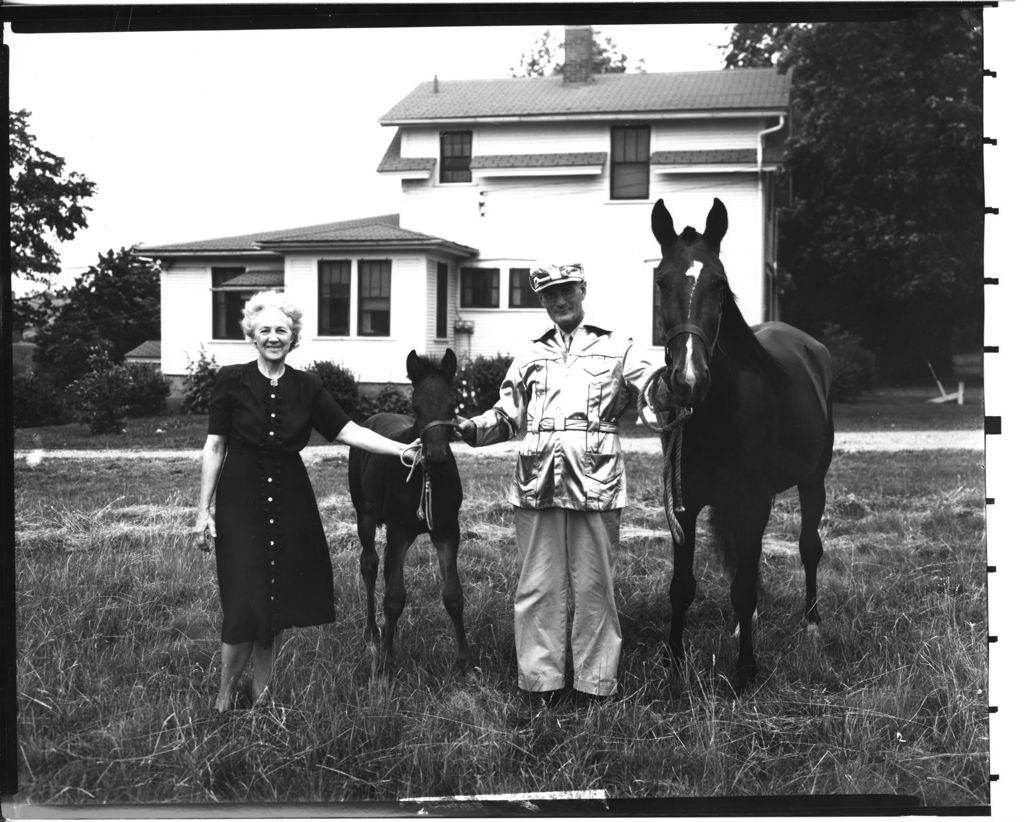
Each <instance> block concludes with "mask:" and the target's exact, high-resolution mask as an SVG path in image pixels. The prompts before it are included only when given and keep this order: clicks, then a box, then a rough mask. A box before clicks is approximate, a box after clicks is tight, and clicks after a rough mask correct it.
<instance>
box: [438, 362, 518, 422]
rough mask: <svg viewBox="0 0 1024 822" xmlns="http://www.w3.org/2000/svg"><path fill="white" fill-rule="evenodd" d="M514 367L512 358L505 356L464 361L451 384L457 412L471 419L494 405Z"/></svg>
mask: <svg viewBox="0 0 1024 822" xmlns="http://www.w3.org/2000/svg"><path fill="white" fill-rule="evenodd" d="M511 364H512V357H511V356H506V355H504V354H498V355H497V356H494V357H484V356H480V357H477V358H476V359H473V360H466V361H463V363H462V365H461V366H459V370H458V371H457V372H456V374H455V381H454V383H453V385H452V387H453V388H454V390H455V411H456V413H458V414H461V415H462V416H465V417H468V416H472V415H474V414H479V413H480V412H482V411H486V410H487V409H488V408H490V407H491V406H492V405H494V403H496V402H497V401H498V391H499V389H500V388H501V383H502V380H504V379H505V374H507V373H508V367H509V366H510V365H511Z"/></svg>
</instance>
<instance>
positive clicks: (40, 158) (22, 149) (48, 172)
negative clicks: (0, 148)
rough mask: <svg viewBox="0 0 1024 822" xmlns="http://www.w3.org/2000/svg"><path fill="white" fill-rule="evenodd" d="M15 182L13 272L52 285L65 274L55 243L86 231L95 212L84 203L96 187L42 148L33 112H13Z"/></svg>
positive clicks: (11, 150) (11, 137)
mask: <svg viewBox="0 0 1024 822" xmlns="http://www.w3.org/2000/svg"><path fill="white" fill-rule="evenodd" d="M8 114H9V117H8V127H9V130H10V132H9V140H10V144H9V158H10V183H11V270H12V272H13V273H14V274H15V275H16V276H21V277H24V278H26V279H28V280H34V281H36V282H46V280H47V278H48V277H49V276H50V275H52V274H57V273H59V272H60V256H59V255H58V253H57V251H56V249H55V248H54V244H55V242H57V241H66V240H70V239H72V238H74V236H75V234H76V232H77V231H78V230H79V229H82V228H85V227H86V225H87V222H86V212H87V211H89V210H90V209H89V207H88V206H86V205H83V204H82V201H83V200H85V199H87V198H88V197H91V196H92V194H93V191H94V190H95V188H96V186H95V184H94V183H92V182H90V181H89V180H88V179H87V178H86V177H85V176H84V175H82V174H79V173H78V172H77V171H65V168H64V166H65V160H64V158H63V157H58V156H57V155H56V154H53V153H52V152H49V151H46V150H45V149H42V148H40V147H39V146H37V145H36V138H35V135H33V134H32V133H31V132H30V131H29V127H28V118H29V117H30V116H31V112H29V111H26V110H24V109H22V110H20V111H11V112H9V113H8Z"/></svg>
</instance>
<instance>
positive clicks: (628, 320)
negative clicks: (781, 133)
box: [402, 118, 765, 357]
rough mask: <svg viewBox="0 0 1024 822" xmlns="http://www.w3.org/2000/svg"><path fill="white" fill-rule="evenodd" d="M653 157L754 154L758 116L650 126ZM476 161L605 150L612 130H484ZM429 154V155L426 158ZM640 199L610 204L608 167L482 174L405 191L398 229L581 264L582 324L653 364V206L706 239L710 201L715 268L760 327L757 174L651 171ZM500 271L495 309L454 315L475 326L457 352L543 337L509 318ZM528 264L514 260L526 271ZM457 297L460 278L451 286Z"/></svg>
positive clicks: (529, 323) (488, 251) (540, 324)
mask: <svg viewBox="0 0 1024 822" xmlns="http://www.w3.org/2000/svg"><path fill="white" fill-rule="evenodd" d="M651 126H652V132H651V133H652V139H651V143H652V144H651V149H652V151H658V150H684V149H701V148H704V149H713V148H743V147H746V148H754V147H755V146H756V136H757V132H758V131H759V130H760V129H761V128H763V127H764V126H765V123H764V121H763V120H761V119H757V118H745V119H729V120H725V119H723V120H716V121H700V120H680V121H674V122H672V121H669V122H664V123H663V122H654V123H652V124H651ZM473 132H474V143H473V153H474V155H484V154H526V153H551V152H582V151H608V150H609V149H610V137H609V126H608V124H595V125H592V126H585V125H571V126H554V125H551V126H533V125H531V126H523V125H515V124H509V125H484V126H477V127H474V129H473ZM416 141H417V143H416V145H417V148H419V149H422V150H421V151H420V152H419V153H418V154H416V153H414V156H436V151H437V131H436V129H435V130H433V132H431V130H429V129H422V130H420V131H419V132H418V134H417V135H416ZM427 146H429V147H430V151H431V152H433V154H431V153H428V151H427ZM650 180H651V188H650V197H649V199H647V200H640V201H637V200H630V201H624V200H611V199H610V196H609V190H608V186H609V179H608V169H607V167H606V168H605V171H604V173H603V174H601V175H595V176H561V177H559V176H551V177H547V176H530V175H528V174H524V175H523V176H517V177H483V176H477V178H476V180H475V182H473V183H465V184H459V185H452V186H438V185H436V184H435V183H434V182H433V181H428V180H424V181H406V183H405V184H404V185H403V192H404V197H403V202H402V225H403V226H405V227H407V228H411V229H413V230H416V231H422V232H425V233H429V234H436V235H438V236H441V237H445V238H448V239H451V240H455V241H456V242H460V243H464V244H466V245H470V246H473V247H475V248H478V249H479V250H480V261H471V262H470V263H469V264H470V265H486V264H487V263H484V262H482V261H483V260H487V259H490V260H505V261H508V260H511V259H516V258H518V259H524V260H526V261H527V262H526V263H525V264H526V265H529V264H530V262H531V261H549V260H550V261H554V262H581V263H583V264H584V266H585V268H586V271H587V278H588V282H589V286H588V295H587V302H586V310H587V318H588V320H589V321H591V322H594V323H596V324H599V325H606V326H607V327H610V328H613V329H615V330H618V331H621V332H623V333H627V334H629V335H630V336H632V337H633V338H634V340H635V342H636V344H637V345H638V346H640V347H643V348H644V349H645V350H646V351H647V352H649V353H650V355H651V356H652V357H658V356H660V351H658V350H657V349H655V347H654V346H653V345H652V343H651V337H652V330H651V318H652V300H653V291H652V289H653V285H652V282H651V269H652V268H653V267H654V265H655V264H656V262H657V260H656V259H654V258H657V257H658V255H659V250H658V246H657V243H655V241H654V238H653V237H652V235H651V230H650V214H651V209H652V207H653V204H654V203H655V201H657V200H658V199H659V198H662V199H664V200H665V202H666V205H667V206H668V208H669V210H670V211H671V212H672V214H673V216H674V218H675V221H676V229H677V231H682V229H683V228H684V227H685V226H686V225H687V224H693V225H694V227H695V228H697V229H698V230H703V227H704V221H705V218H706V215H707V212H708V209H709V208H710V207H711V204H712V200H713V198H714V197H719V198H720V199H721V200H722V201H723V202H724V203H725V205H726V207H727V208H728V209H729V218H730V228H729V233H728V234H727V235H726V238H725V240H724V242H723V248H722V259H723V262H724V263H725V265H726V270H727V272H728V273H729V278H730V283H731V285H732V288H733V290H734V291H735V292H736V295H737V298H738V300H739V303H740V307H741V310H742V311H743V313H744V316H746V317H747V319H748V320H749V321H751V322H758V321H760V320H761V319H762V318H763V300H764V293H763V291H764V288H763V270H764V261H763V247H764V239H763V222H762V217H761V214H762V208H761V205H760V201H759V193H758V185H757V179H756V175H755V174H753V173H717V174H674V175H661V174H657V173H655V172H653V171H652V174H651V178H650ZM491 264H492V265H498V266H499V267H500V268H501V271H502V280H501V308H500V309H477V310H472V309H463V308H460V309H459V314H460V316H461V317H462V318H464V319H469V320H473V321H474V323H475V328H474V333H473V334H472V335H471V336H469V337H466V336H465V335H461V334H460V335H458V338H457V341H458V343H459V349H458V353H459V354H460V355H465V354H471V355H473V356H476V355H478V354H496V353H510V351H511V349H514V348H515V347H516V346H517V345H521V344H522V343H523V342H524V341H525V340H526V339H528V338H529V337H531V336H533V335H536V334H538V333H540V331H542V330H543V329H544V328H545V327H546V325H547V323H548V320H547V317H546V315H545V314H544V313H543V312H542V311H523V310H512V311H510V310H508V309H507V288H508V286H507V276H508V267H509V265H510V263H509V262H494V263H491ZM523 264H524V263H519V265H523ZM455 287H456V288H457V281H456V284H455Z"/></svg>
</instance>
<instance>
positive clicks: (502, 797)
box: [399, 790, 608, 803]
mask: <svg viewBox="0 0 1024 822" xmlns="http://www.w3.org/2000/svg"><path fill="white" fill-rule="evenodd" d="M607 798H608V794H607V793H606V792H605V791H604V790H593V791H535V792H532V793H481V794H472V795H467V796H415V797H409V798H408V799H400V800H399V802H424V803H426V802H536V801H538V800H540V801H546V800H551V799H598V800H604V799H607Z"/></svg>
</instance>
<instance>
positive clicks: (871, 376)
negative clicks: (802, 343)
mask: <svg viewBox="0 0 1024 822" xmlns="http://www.w3.org/2000/svg"><path fill="white" fill-rule="evenodd" d="M821 341H822V342H823V343H824V344H825V345H826V347H827V348H828V350H829V351H830V352H831V354H832V371H833V374H834V380H833V383H832V399H833V400H834V401H835V402H851V401H852V400H855V399H857V397H859V396H860V395H861V394H863V393H864V392H866V391H870V390H871V389H872V388H874V385H875V370H876V366H875V355H874V353H872V352H871V351H870V350H869V349H868V348H866V347H865V346H864V343H863V341H862V340H861V338H860V337H858V336H857V335H856V334H851V333H850V332H849V331H845V330H844V329H842V328H840V327H839V326H838V325H836V324H835V323H826V324H825V326H824V328H823V329H822V333H821Z"/></svg>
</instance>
